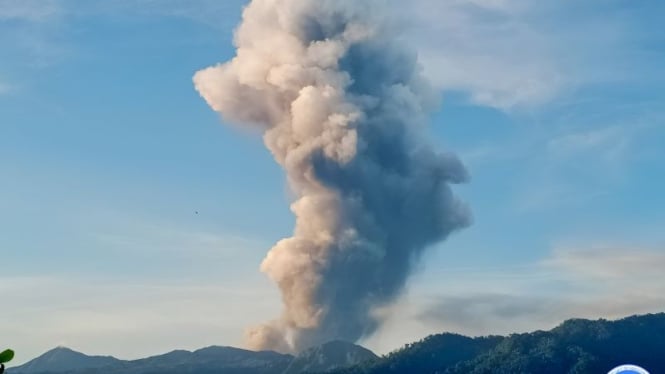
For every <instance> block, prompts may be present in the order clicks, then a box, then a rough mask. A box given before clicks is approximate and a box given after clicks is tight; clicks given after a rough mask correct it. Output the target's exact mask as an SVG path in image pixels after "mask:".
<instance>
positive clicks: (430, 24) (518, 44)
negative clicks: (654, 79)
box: [395, 0, 661, 110]
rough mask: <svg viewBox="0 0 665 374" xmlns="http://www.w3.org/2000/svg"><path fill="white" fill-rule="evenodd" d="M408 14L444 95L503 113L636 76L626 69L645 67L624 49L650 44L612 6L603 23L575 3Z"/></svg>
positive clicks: (441, 6) (421, 8)
mask: <svg viewBox="0 0 665 374" xmlns="http://www.w3.org/2000/svg"><path fill="white" fill-rule="evenodd" d="M594 4H595V5H596V6H597V7H602V8H606V6H604V4H603V3H601V2H594ZM574 7H575V8H574ZM573 8H574V9H573ZM395 10H397V11H398V12H400V14H403V12H404V11H405V9H403V7H399V6H395ZM406 11H407V12H409V16H410V19H412V21H411V22H410V23H409V25H408V26H409V28H408V30H409V33H408V34H409V35H408V36H407V38H409V39H410V40H411V41H412V43H413V45H415V46H416V48H417V50H418V52H419V54H420V57H421V61H422V62H423V64H424V66H425V70H426V73H427V74H428V75H429V77H430V78H432V79H433V80H434V81H435V82H436V83H437V84H438V86H439V87H441V88H442V89H444V90H448V91H460V92H464V93H467V94H468V96H469V98H470V100H471V101H472V102H473V103H476V104H479V105H487V106H491V107H495V108H500V109H504V110H512V109H532V108H535V107H538V106H541V105H544V104H548V103H550V102H552V101H554V100H557V99H560V98H561V97H562V96H564V95H566V94H571V93H574V92H575V91H576V90H578V89H580V88H582V87H585V86H587V85H592V84H599V83H607V82H617V81H624V82H625V81H627V80H631V79H634V78H636V77H635V74H633V72H631V71H626V69H625V66H626V65H627V64H628V63H631V64H633V63H637V65H640V63H639V61H633V60H631V58H632V57H631V55H626V54H624V53H623V52H618V51H626V50H632V51H634V53H635V54H637V53H640V51H639V48H640V47H636V46H639V45H643V44H644V43H639V42H638V41H642V42H644V40H641V39H645V38H647V37H646V36H644V34H641V33H639V31H637V30H635V29H632V28H629V27H628V25H630V24H633V23H636V22H637V21H638V20H637V19H636V18H635V17H634V15H632V14H630V13H629V12H625V13H624V12H621V10H617V9H616V8H606V9H605V12H603V13H602V14H603V16H602V17H601V16H600V13H598V12H597V11H595V8H594V9H590V8H587V7H577V6H576V3H571V2H558V1H557V2H555V1H544V2H526V1H522V0H501V1H499V0H497V1H491V0H482V1H480V0H476V1H458V0H447V1H438V0H416V1H415V4H414V5H413V6H410V7H409V8H408V10H406ZM570 12H573V13H575V14H576V16H575V17H570ZM609 56H611V58H609V59H608V57H609ZM643 65H644V66H645V68H647V69H649V71H652V72H653V73H655V74H657V75H661V74H660V73H659V72H658V70H655V69H654V68H653V67H649V66H648V64H643Z"/></svg>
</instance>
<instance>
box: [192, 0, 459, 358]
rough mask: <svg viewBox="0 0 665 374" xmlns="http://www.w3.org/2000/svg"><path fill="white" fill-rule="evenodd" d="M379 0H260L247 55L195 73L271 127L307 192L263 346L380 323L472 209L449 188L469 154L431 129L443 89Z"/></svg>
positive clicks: (259, 339) (245, 24)
mask: <svg viewBox="0 0 665 374" xmlns="http://www.w3.org/2000/svg"><path fill="white" fill-rule="evenodd" d="M356 3H362V5H358V4H356ZM370 3H371V2H370V1H365V0H363V1H351V0H349V1H343V0H254V1H252V2H251V3H250V4H249V5H248V6H247V7H246V8H245V11H244V15H243V21H242V24H241V25H240V27H239V28H238V30H237V31H236V35H235V44H236V46H237V55H236V57H235V58H233V59H232V60H231V61H229V62H227V63H225V64H221V65H217V66H214V67H210V68H207V69H204V70H202V71H199V72H197V73H196V75H195V77H194V83H195V85H196V89H197V90H198V91H199V92H200V94H201V96H203V98H204V99H205V100H206V101H207V102H208V104H209V105H210V106H211V107H212V108H213V109H214V110H215V111H217V112H219V113H221V114H222V115H223V116H224V117H225V118H226V119H227V120H229V121H232V122H235V123H239V124H245V125H246V126H251V127H255V128H258V129H260V130H261V131H262V133H263V138H264V141H265V144H266V146H267V147H268V149H270V151H271V152H272V154H273V155H274V157H275V160H276V161H277V162H278V163H279V164H280V165H281V166H282V167H283V168H284V170H285V171H286V174H287V178H288V183H289V186H290V188H291V189H292V192H293V196H294V200H295V201H294V202H293V204H292V205H291V210H292V211H293V213H294V214H295V216H296V226H295V229H294V233H293V236H292V237H290V238H287V239H284V240H281V241H280V242H278V243H277V244H276V245H275V246H274V247H273V248H272V249H271V250H270V252H269V253H268V255H267V256H266V258H265V260H264V261H263V263H262V265H261V270H262V271H263V272H265V273H266V274H267V275H268V276H269V277H270V278H271V279H272V280H273V281H274V282H275V283H277V285H278V286H279V288H280V290H281V293H282V299H283V303H284V310H283V314H282V316H281V317H280V318H278V319H276V320H274V321H271V322H268V323H266V324H264V325H261V326H258V327H255V328H253V329H251V330H250V331H249V332H248V340H249V345H250V346H251V347H252V348H254V349H272V350H277V351H282V352H284V351H288V352H293V351H299V350H302V349H304V348H307V347H310V346H312V345H316V344H320V343H323V342H326V341H329V340H333V339H340V340H346V341H357V340H358V339H360V338H362V337H363V336H367V335H368V334H371V333H372V332H374V331H375V329H376V328H377V327H378V324H379V320H378V319H377V317H376V314H375V313H373V310H375V309H376V308H377V307H380V306H384V305H386V304H388V303H390V302H391V301H393V300H394V299H395V298H396V297H397V296H398V295H399V293H400V291H401V290H402V289H403V287H404V284H405V282H406V279H407V277H408V275H409V273H410V272H411V270H412V268H413V265H414V263H415V261H416V260H417V259H418V258H419V257H420V255H421V254H422V252H423V251H424V250H425V249H426V248H427V247H428V246H429V245H431V244H433V243H435V242H437V241H440V240H442V239H444V238H445V237H446V236H447V235H448V234H450V233H451V232H452V231H454V230H456V229H459V228H462V227H464V226H466V225H467V224H468V223H469V221H470V214H469V212H468V210H467V208H466V206H465V205H463V204H462V203H460V202H459V201H458V200H456V199H455V197H454V196H453V194H452V192H451V189H450V186H449V184H450V183H460V182H463V181H465V179H466V178H467V174H466V171H465V169H464V167H463V165H462V164H461V163H460V162H459V161H458V159H457V158H456V157H454V156H453V155H451V154H447V153H442V152H437V151H435V150H434V149H432V147H431V146H430V145H428V144H427V143H426V142H425V141H424V140H423V137H422V135H421V132H422V129H423V128H424V125H423V123H424V121H425V120H426V116H427V111H428V108H429V109H431V107H432V104H433V103H435V102H436V98H435V97H433V95H432V91H431V90H429V88H428V86H427V84H425V82H424V81H423V79H422V77H421V76H420V69H419V67H418V64H417V60H416V57H415V55H414V54H412V53H409V52H408V51H406V50H405V48H403V47H402V46H401V45H399V42H398V41H397V40H398V38H396V37H395V34H394V33H391V31H390V28H388V27H385V26H383V25H382V24H381V22H379V20H378V19H377V17H376V9H380V7H379V8H372V7H371V6H370Z"/></svg>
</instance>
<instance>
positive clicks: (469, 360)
mask: <svg viewBox="0 0 665 374" xmlns="http://www.w3.org/2000/svg"><path fill="white" fill-rule="evenodd" d="M663 352H665V314H650V315H645V316H639V317H637V316H636V317H629V318H625V319H622V320H619V321H612V322H611V321H606V320H598V321H588V320H581V319H575V320H569V321H566V322H564V323H563V324H561V325H560V326H559V327H557V328H555V329H553V330H551V331H536V332H533V333H527V334H514V335H511V336H508V337H505V338H502V337H484V338H473V339H472V338H467V337H464V336H461V335H454V334H440V335H432V336H430V337H428V338H426V339H423V340H421V341H419V342H417V343H413V344H408V345H406V346H405V347H404V348H402V349H400V350H398V351H395V352H393V353H391V354H389V355H388V356H385V357H383V358H382V359H381V360H379V361H378V362H375V363H373V364H370V365H364V366H356V367H353V368H349V369H345V370H340V371H336V372H335V374H384V373H385V374H392V373H394V374H397V373H419V374H421V373H422V374H514V373H521V374H530V373H534V374H550V373H551V374H561V373H570V374H586V373H589V374H591V373H607V372H609V371H610V370H611V369H612V368H614V367H616V366H619V365H621V364H626V363H635V364H639V365H640V366H643V367H645V368H646V369H647V370H649V371H650V372H652V373H665V355H663Z"/></svg>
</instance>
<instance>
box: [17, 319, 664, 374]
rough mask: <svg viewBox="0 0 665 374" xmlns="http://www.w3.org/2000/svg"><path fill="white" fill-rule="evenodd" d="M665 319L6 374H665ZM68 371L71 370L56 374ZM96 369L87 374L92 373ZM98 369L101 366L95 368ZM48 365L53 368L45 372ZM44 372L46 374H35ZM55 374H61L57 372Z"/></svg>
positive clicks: (177, 355)
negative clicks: (384, 349)
mask: <svg viewBox="0 0 665 374" xmlns="http://www.w3.org/2000/svg"><path fill="white" fill-rule="evenodd" d="M662 352H665V313H658V314H646V315H641V316H631V317H626V318H623V319H618V320H611V321H610V320H606V319H598V320H586V319H570V320H567V321H564V322H563V323H561V324H560V325H558V326H557V327H555V328H553V329H551V330H547V331H542V330H538V331H534V332H529V333H520V334H511V335H508V336H484V337H473V338H472V337H467V336H464V335H459V334H452V333H442V334H434V335H430V336H428V337H426V338H424V339H422V340H420V341H418V342H414V343H410V344H407V345H405V346H404V347H403V348H401V349H398V350H395V351H393V352H391V353H389V354H387V355H384V356H382V357H378V356H376V355H375V354H374V353H373V352H371V351H369V350H368V349H366V348H363V347H361V346H359V345H355V344H352V343H348V342H339V341H332V342H328V343H325V344H322V345H320V346H317V347H312V348H310V349H307V350H305V351H303V352H301V353H300V354H299V355H297V356H295V357H294V356H291V355H286V354H281V353H277V352H272V351H263V352H254V351H247V350H244V349H240V348H234V347H222V346H211V347H205V348H201V349H198V350H195V351H185V350H175V351H171V352H168V353H165V354H162V355H156V356H151V357H147V358H143V359H139V360H133V361H124V360H118V359H116V358H114V357H111V356H86V355H84V354H82V353H79V352H76V351H72V350H71V349H68V348H64V347H58V348H55V349H53V350H51V351H49V352H46V353H44V354H43V355H41V356H39V357H37V358H36V359H34V360H31V361H30V362H28V363H26V364H24V365H22V366H19V367H16V368H10V369H8V373H9V374H47V373H48V374H102V373H104V374H120V373H122V374H157V373H159V374H170V373H173V374H175V373H196V374H213V373H220V372H223V373H225V374H304V373H329V374H401V373H419V374H421V373H422V374H491V373H499V374H508V373H524V374H529V373H534V374H536V373H537V374H558V373H576V374H583V373H600V372H608V371H609V370H610V369H612V368H613V367H615V366H619V365H621V364H627V363H632V364H638V365H640V366H644V367H645V369H647V370H648V371H649V372H652V373H658V372H664V373H665V356H664V355H662ZM65 363H69V364H72V363H73V364H74V366H73V367H72V368H69V369H65V370H64V371H63V370H60V369H62V368H63V366H62V365H64V364H65ZM93 363H94V364H95V365H97V366H96V367H91V365H93ZM101 364H104V365H102V366H100V365H101ZM48 365H54V366H51V367H48ZM47 367H48V370H49V371H37V370H42V369H45V368H47ZM55 369H58V370H55Z"/></svg>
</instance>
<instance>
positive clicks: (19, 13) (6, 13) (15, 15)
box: [0, 0, 61, 22]
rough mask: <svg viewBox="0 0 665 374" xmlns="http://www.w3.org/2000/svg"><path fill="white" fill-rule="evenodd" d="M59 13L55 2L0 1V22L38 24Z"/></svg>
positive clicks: (45, 0) (54, 0) (37, 0)
mask: <svg viewBox="0 0 665 374" xmlns="http://www.w3.org/2000/svg"><path fill="white" fill-rule="evenodd" d="M60 11H61V8H60V4H59V3H58V1H57V0H0V21H28V22H40V21H45V20H47V19H50V18H53V17H55V16H57V15H58V14H59V13H60Z"/></svg>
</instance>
